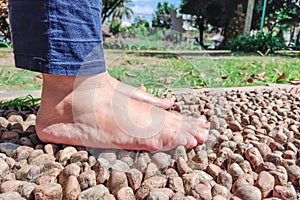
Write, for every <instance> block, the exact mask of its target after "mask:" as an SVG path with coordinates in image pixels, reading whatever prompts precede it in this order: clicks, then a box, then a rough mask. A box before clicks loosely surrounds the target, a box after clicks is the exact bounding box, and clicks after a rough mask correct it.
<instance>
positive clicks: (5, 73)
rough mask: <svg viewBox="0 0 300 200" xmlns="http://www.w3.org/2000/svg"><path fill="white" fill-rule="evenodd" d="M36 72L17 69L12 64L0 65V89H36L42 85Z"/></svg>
mask: <svg viewBox="0 0 300 200" xmlns="http://www.w3.org/2000/svg"><path fill="white" fill-rule="evenodd" d="M37 75H38V73H35V72H31V71H28V70H23V69H17V68H15V67H13V66H0V88H1V90H37V89H40V88H41V86H42V80H41V79H39V78H37V77H36V76H37Z"/></svg>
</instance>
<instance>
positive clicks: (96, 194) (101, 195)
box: [78, 184, 111, 200]
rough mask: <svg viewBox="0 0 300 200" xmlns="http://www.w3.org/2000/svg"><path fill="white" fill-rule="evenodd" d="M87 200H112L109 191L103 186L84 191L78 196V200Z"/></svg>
mask: <svg viewBox="0 0 300 200" xmlns="http://www.w3.org/2000/svg"><path fill="white" fill-rule="evenodd" d="M87 199H91V200H92V199H105V200H106V199H111V197H110V194H109V190H108V189H107V188H106V187H105V186H104V185H102V184H99V185H95V186H94V187H91V188H89V189H86V190H84V191H82V192H81V193H80V194H79V195H78V200H87Z"/></svg>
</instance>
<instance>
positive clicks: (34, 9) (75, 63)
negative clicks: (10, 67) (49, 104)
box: [9, 0, 106, 76]
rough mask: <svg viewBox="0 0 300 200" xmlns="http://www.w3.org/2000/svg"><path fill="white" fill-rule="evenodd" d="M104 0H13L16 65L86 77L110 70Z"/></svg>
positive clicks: (12, 13) (46, 71)
mask: <svg viewBox="0 0 300 200" xmlns="http://www.w3.org/2000/svg"><path fill="white" fill-rule="evenodd" d="M101 10H102V1H101V0H9V14H10V25H11V32H12V40H13V48H14V54H15V64H16V66H17V67H19V68H23V69H28V70H32V71H37V72H42V73H49V74H56V75H65V76H86V75H92V74H97V73H102V72H104V71H105V70H106V67H105V61H104V53H103V46H102V41H103V39H102V30H101Z"/></svg>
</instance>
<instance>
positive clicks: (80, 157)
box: [70, 151, 89, 163]
mask: <svg viewBox="0 0 300 200" xmlns="http://www.w3.org/2000/svg"><path fill="white" fill-rule="evenodd" d="M88 158H89V157H88V152H87V151H78V152H75V153H73V154H72V155H71V157H70V162H71V163H75V162H87V161H88Z"/></svg>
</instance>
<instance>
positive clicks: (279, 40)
mask: <svg viewBox="0 0 300 200" xmlns="http://www.w3.org/2000/svg"><path fill="white" fill-rule="evenodd" d="M226 46H227V48H228V49H230V50H231V51H241V52H256V51H261V52H266V51H268V50H270V52H271V53H274V52H275V51H276V50H281V49H285V48H286V46H285V43H284V39H283V36H282V34H277V35H276V36H274V35H273V34H272V32H268V33H259V34H257V35H256V36H248V35H240V36H238V37H236V38H234V39H231V40H229V41H228V42H227V45H226Z"/></svg>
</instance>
